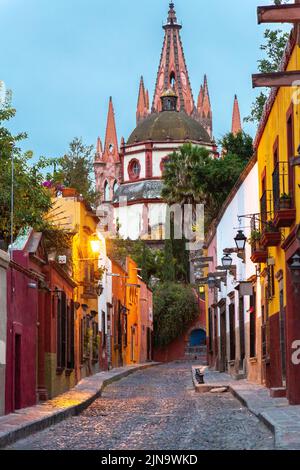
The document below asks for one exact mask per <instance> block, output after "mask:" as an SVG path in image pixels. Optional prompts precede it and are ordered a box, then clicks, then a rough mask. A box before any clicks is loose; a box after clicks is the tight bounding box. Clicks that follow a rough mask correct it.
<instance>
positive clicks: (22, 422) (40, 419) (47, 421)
mask: <svg viewBox="0 0 300 470" xmlns="http://www.w3.org/2000/svg"><path fill="white" fill-rule="evenodd" d="M157 365H159V363H157V362H151V363H146V364H139V365H135V366H128V367H120V368H118V369H113V370H111V371H109V372H100V373H99V374H96V375H93V376H91V377H87V378H85V379H83V380H81V381H80V382H79V383H78V384H77V385H76V387H75V388H73V389H72V390H69V391H68V392H66V393H64V394H62V395H59V396H58V397H55V398H53V399H52V400H49V401H46V402H44V403H41V404H39V405H36V406H32V407H30V408H25V409H23V410H18V411H16V412H15V413H12V414H9V415H6V416H2V417H0V448H3V447H5V446H7V445H9V444H12V443H14V442H16V441H17V440H19V439H23V438H25V437H27V436H28V435H30V434H33V433H34V432H37V431H41V430H43V429H45V428H47V427H49V426H52V425H53V424H57V423H59V422H60V421H63V420H64V419H66V418H70V417H71V416H75V415H77V414H79V413H80V412H82V411H83V410H84V409H85V408H87V407H88V406H89V405H90V404H91V403H92V402H93V401H94V400H96V398H98V397H100V396H101V392H102V391H103V390H104V388H105V387H107V386H108V385H109V384H111V383H112V382H115V381H117V380H121V379H122V378H124V377H127V376H128V375H130V374H132V373H134V372H137V371H139V370H143V369H147V368H149V367H153V366H157Z"/></svg>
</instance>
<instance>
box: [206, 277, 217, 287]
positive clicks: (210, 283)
mask: <svg viewBox="0 0 300 470" xmlns="http://www.w3.org/2000/svg"><path fill="white" fill-rule="evenodd" d="M207 285H208V287H209V289H214V288H215V286H216V279H215V277H214V276H213V275H212V274H209V275H208V278H207Z"/></svg>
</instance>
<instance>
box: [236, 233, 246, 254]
mask: <svg viewBox="0 0 300 470" xmlns="http://www.w3.org/2000/svg"><path fill="white" fill-rule="evenodd" d="M234 241H235V244H236V247H237V249H238V251H244V250H245V246H246V242H247V237H246V236H245V234H244V232H243V230H239V231H238V233H237V236H236V237H235V239H234Z"/></svg>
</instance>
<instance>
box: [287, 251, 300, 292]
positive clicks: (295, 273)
mask: <svg viewBox="0 0 300 470" xmlns="http://www.w3.org/2000/svg"><path fill="white" fill-rule="evenodd" d="M289 268H290V272H291V275H292V282H293V284H294V285H295V287H296V292H297V293H298V292H299V286H300V255H299V254H298V253H296V254H295V255H294V256H293V257H292V262H291V264H290V266H289Z"/></svg>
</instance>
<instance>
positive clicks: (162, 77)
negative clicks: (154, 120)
mask: <svg viewBox="0 0 300 470" xmlns="http://www.w3.org/2000/svg"><path fill="white" fill-rule="evenodd" d="M163 29H164V30H165V38H164V43H163V48H162V53H161V59H160V64H159V67H158V72H157V79H156V85H155V91H154V97H153V103H152V112H153V113H155V112H160V111H161V99H160V97H161V95H162V94H163V92H164V91H165V90H168V89H169V88H173V89H174V90H175V92H176V94H177V95H178V104H177V109H178V111H185V112H186V113H187V114H188V115H189V116H191V115H192V114H193V112H194V109H195V104H194V98H193V92H192V88H191V84H190V79H189V74H188V70H187V66H186V63H185V57H184V52H183V46H182V42H181V37H180V30H181V29H182V26H181V25H180V24H179V23H178V22H177V17H176V12H175V9H174V3H170V9H169V14H168V19H167V22H166V24H165V25H164V26H163Z"/></svg>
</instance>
